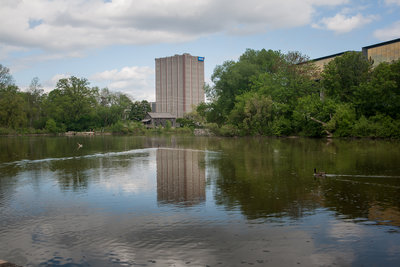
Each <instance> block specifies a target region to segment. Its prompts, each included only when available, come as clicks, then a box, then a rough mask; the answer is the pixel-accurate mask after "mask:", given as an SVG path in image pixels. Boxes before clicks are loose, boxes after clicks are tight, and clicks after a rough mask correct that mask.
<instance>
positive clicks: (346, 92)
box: [321, 52, 372, 102]
mask: <svg viewBox="0 0 400 267" xmlns="http://www.w3.org/2000/svg"><path fill="white" fill-rule="evenodd" d="M371 68H372V62H370V61H368V60H367V59H366V58H365V57H364V56H363V54H362V53H361V52H347V53H345V54H344V55H342V56H339V57H336V58H335V59H334V60H332V61H330V62H329V63H328V64H327V65H326V66H325V68H324V71H323V72H322V74H321V75H322V83H323V86H324V90H325V93H326V94H327V96H329V97H332V98H335V99H337V100H339V101H342V102H353V101H354V98H355V95H354V94H355V91H356V90H357V87H358V86H359V85H360V84H362V83H364V82H366V81H367V80H368V77H369V74H370V71H371Z"/></svg>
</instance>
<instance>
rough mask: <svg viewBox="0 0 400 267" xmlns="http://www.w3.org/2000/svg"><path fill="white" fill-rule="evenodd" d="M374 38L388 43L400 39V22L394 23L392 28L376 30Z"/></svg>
mask: <svg viewBox="0 0 400 267" xmlns="http://www.w3.org/2000/svg"><path fill="white" fill-rule="evenodd" d="M374 36H375V37H376V38H378V39H379V40H382V41H386V40H390V39H395V38H399V36H400V20H399V21H397V22H395V23H393V24H392V25H391V26H389V27H387V28H383V29H379V30H376V31H375V32H374Z"/></svg>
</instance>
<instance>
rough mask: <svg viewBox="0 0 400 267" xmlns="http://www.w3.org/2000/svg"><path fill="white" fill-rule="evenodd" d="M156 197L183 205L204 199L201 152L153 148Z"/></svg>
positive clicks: (160, 200)
mask: <svg viewBox="0 0 400 267" xmlns="http://www.w3.org/2000/svg"><path fill="white" fill-rule="evenodd" d="M157 200H158V202H159V203H161V204H169V203H172V204H177V205H186V206H187V205H193V204H198V203H201V202H204V201H205V169H204V152H199V151H194V150H184V149H158V150H157Z"/></svg>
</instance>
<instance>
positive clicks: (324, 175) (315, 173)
mask: <svg viewBox="0 0 400 267" xmlns="http://www.w3.org/2000/svg"><path fill="white" fill-rule="evenodd" d="M314 177H319V178H321V177H326V173H325V172H317V169H316V168H314Z"/></svg>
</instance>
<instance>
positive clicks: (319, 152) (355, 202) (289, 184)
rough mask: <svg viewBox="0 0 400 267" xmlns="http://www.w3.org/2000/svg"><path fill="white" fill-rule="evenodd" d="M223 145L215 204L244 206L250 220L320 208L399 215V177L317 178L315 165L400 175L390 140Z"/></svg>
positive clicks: (331, 169)
mask: <svg viewBox="0 0 400 267" xmlns="http://www.w3.org/2000/svg"><path fill="white" fill-rule="evenodd" d="M219 146H220V150H222V151H224V153H223V154H222V155H221V156H220V157H216V158H213V159H212V160H209V161H207V165H209V166H211V167H213V168H214V169H215V171H214V172H211V173H214V174H213V178H214V179H213V180H214V181H215V184H216V193H215V198H216V201H217V203H218V204H220V205H224V206H225V207H226V208H228V209H231V208H237V207H239V208H240V209H241V210H242V212H243V214H245V215H246V216H247V217H248V218H250V219H254V218H260V217H269V216H273V217H279V216H290V217H293V218H298V217H302V216H304V214H307V213H308V212H312V211H313V210H314V209H315V208H316V207H320V206H323V207H324V206H325V207H329V208H330V209H332V210H334V211H337V212H338V213H339V214H344V215H347V216H349V217H350V218H368V217H369V218H371V216H375V217H376V215H372V213H373V212H374V213H375V214H392V216H394V215H393V214H397V213H396V212H395V211H396V210H397V211H398V210H399V207H400V198H399V197H398V196H399V193H400V190H399V189H400V179H398V178H396V179H386V178H385V179H380V180H379V179H374V178H371V179H370V180H368V179H366V178H362V180H360V179H358V178H357V179H353V181H340V179H339V177H336V178H335V177H328V178H326V179H317V180H314V178H313V176H312V170H313V168H314V167H316V166H318V167H320V168H321V169H323V170H325V171H327V172H328V173H337V174H340V173H343V174H346V173H347V174H360V173H362V174H367V175H368V174H371V175H372V174H382V175H389V176H390V175H399V174H398V173H397V172H398V170H396V168H393V167H394V166H397V164H396V163H395V160H396V159H398V158H399V157H398V156H400V155H398V154H399V151H398V146H393V144H391V143H390V142H388V143H386V142H383V143H375V142H373V141H365V142H359V141H355V142H348V141H341V140H338V141H336V140H334V141H331V142H325V141H324V140H310V139H295V140H290V139H266V138H260V139H257V138H251V139H247V140H246V141H245V142H243V139H242V140H234V139H226V140H221V141H220V142H219ZM346 179H347V180H348V179H349V178H348V177H347V178H346ZM377 202H379V208H376V207H377V204H376V203H377ZM371 207H375V208H374V209H371ZM377 209H379V210H380V212H377ZM384 211H387V212H386V213H385V212H384ZM382 216H383V215H382Z"/></svg>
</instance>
